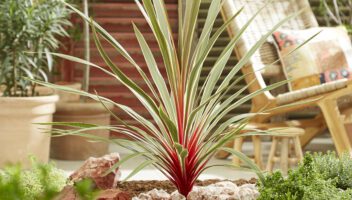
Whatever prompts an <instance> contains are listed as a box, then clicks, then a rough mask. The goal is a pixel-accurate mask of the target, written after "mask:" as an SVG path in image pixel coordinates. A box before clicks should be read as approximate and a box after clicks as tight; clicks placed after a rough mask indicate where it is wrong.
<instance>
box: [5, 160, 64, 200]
mask: <svg viewBox="0 0 352 200" xmlns="http://www.w3.org/2000/svg"><path fill="white" fill-rule="evenodd" d="M65 185H66V178H65V176H64V172H63V171H62V170H59V169H57V168H55V166H54V165H53V164H40V163H37V162H35V161H33V166H32V169H30V170H22V169H21V167H20V166H19V165H12V166H8V167H6V168H5V169H4V170H2V171H0V199H2V200H14V199H26V200H38V199H41V200H50V199H53V198H54V197H55V196H56V195H57V193H58V192H60V191H61V189H62V188H63V187H64V186H65Z"/></svg>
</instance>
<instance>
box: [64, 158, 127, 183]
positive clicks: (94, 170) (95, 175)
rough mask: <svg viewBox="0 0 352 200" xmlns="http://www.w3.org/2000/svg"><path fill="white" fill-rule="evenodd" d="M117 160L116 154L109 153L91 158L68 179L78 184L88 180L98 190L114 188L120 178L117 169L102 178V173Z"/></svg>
mask: <svg viewBox="0 0 352 200" xmlns="http://www.w3.org/2000/svg"><path fill="white" fill-rule="evenodd" d="M119 160H120V156H119V154H118V153H111V154H108V155H105V156H103V157H100V158H94V157H91V158H89V159H88V160H86V161H85V162H84V164H83V165H82V167H81V168H79V169H78V170H77V171H75V172H74V173H73V174H72V175H71V176H70V177H69V180H70V181H73V182H78V181H80V180H83V179H85V178H90V179H92V180H93V182H94V183H95V185H96V186H97V187H98V188H99V189H102V190H105V189H112V188H115V187H116V184H117V181H118V180H119V178H120V171H119V169H116V170H115V171H113V172H111V173H109V174H108V175H106V176H104V173H105V172H106V171H107V170H109V169H110V168H111V167H112V166H113V165H114V164H116V163H117V162H118V161H119Z"/></svg>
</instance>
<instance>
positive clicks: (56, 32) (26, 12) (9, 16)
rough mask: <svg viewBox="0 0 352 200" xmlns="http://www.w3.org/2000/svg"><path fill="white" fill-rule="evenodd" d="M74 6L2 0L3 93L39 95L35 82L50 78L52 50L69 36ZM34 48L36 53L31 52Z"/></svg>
mask: <svg viewBox="0 0 352 200" xmlns="http://www.w3.org/2000/svg"><path fill="white" fill-rule="evenodd" d="M70 13H71V10H69V9H67V7H66V5H65V4H64V3H63V2H62V1H59V0H1V1H0V88H2V90H3V96H11V97H18V96H21V97H25V96H36V95H37V92H36V91H35V89H36V84H35V83H33V82H30V81H28V80H26V79H25V78H24V77H29V78H35V79H38V80H43V81H48V79H49V78H48V74H49V72H50V71H51V70H52V67H53V59H52V55H51V54H50V53H49V52H53V51H55V50H56V49H57V48H58V47H59V40H58V37H60V36H67V32H66V30H65V27H66V26H69V25H70V22H69V20H68V17H69V15H70ZM28 52H34V53H28Z"/></svg>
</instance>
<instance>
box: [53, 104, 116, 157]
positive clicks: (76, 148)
mask: <svg viewBox="0 0 352 200" xmlns="http://www.w3.org/2000/svg"><path fill="white" fill-rule="evenodd" d="M111 109H112V106H111ZM54 122H81V123H89V124H99V125H110V114H109V113H108V112H107V111H106V109H105V108H104V107H103V106H102V105H101V103H99V102H63V103H58V104H57V111H56V113H55V115H54ZM58 128H61V129H72V128H69V127H58ZM86 133H89V134H93V135H97V136H99V137H103V138H107V139H108V138H109V136H110V132H109V131H108V130H95V131H88V132H86ZM108 147H109V145H108V143H105V142H92V141H91V140H88V139H86V138H83V137H80V136H63V137H53V138H52V139H51V150H50V156H51V158H55V159H60V160H85V159H87V158H89V157H91V156H94V157H99V156H103V155H105V154H107V153H108Z"/></svg>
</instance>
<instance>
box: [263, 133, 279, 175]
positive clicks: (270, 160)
mask: <svg viewBox="0 0 352 200" xmlns="http://www.w3.org/2000/svg"><path fill="white" fill-rule="evenodd" d="M277 143H278V142H277V138H275V137H273V141H272V144H271V147H270V152H269V156H268V163H267V165H266V171H268V172H272V171H273V168H274V163H275V162H274V157H275V153H276V148H277Z"/></svg>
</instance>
